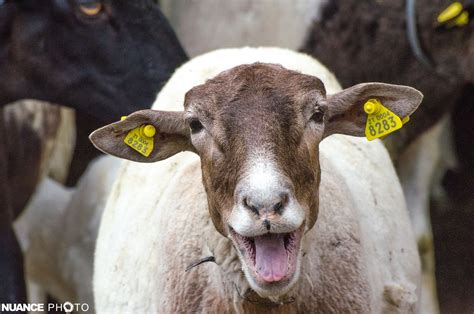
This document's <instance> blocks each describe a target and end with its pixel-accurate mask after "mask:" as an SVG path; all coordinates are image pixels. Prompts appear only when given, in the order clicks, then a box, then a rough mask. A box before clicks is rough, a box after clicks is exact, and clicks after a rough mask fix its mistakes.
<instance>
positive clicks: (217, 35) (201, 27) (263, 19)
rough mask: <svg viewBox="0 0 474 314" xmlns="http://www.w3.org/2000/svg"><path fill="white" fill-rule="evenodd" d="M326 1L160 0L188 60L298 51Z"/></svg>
mask: <svg viewBox="0 0 474 314" xmlns="http://www.w3.org/2000/svg"><path fill="white" fill-rule="evenodd" d="M326 2H327V0H292V1H291V2H289V1H288V0H259V1H254V0H237V1H236V0H234V1H226V0H199V1H192V0H161V1H160V5H161V9H162V11H163V13H164V14H165V15H166V16H167V17H168V19H169V21H170V23H171V25H172V26H173V29H174V30H175V31H176V34H177V35H178V38H179V39H180V41H181V43H182V44H183V47H184V49H185V50H186V51H187V52H188V54H189V55H190V56H191V57H194V56H197V55H200V54H202V53H205V52H208V51H211V50H215V49H220V48H233V47H243V46H275V47H282V48H289V49H294V50H296V49H299V48H300V47H301V46H302V44H303V42H304V39H305V37H306V35H307V32H308V30H309V29H310V26H311V24H312V23H313V22H314V20H319V15H320V13H321V7H322V5H323V4H324V3H326Z"/></svg>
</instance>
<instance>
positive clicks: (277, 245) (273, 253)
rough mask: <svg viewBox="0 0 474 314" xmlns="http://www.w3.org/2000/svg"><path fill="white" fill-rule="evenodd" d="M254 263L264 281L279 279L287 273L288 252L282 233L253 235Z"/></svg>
mask: <svg viewBox="0 0 474 314" xmlns="http://www.w3.org/2000/svg"><path fill="white" fill-rule="evenodd" d="M255 253H256V254H255V255H256V256H255V264H256V269H257V272H258V274H259V275H260V277H261V278H262V279H263V280H265V281H266V282H274V281H280V280H281V279H283V277H285V276H286V274H287V273H288V253H287V252H286V249H285V244H284V241H283V235H281V234H267V235H264V236H260V237H255Z"/></svg>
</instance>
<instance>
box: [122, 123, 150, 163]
mask: <svg viewBox="0 0 474 314" xmlns="http://www.w3.org/2000/svg"><path fill="white" fill-rule="evenodd" d="M155 134H156V128H155V127H154V126H153V125H151V124H146V125H142V126H139V127H138V128H135V129H133V130H131V131H130V132H128V134H127V136H126V137H125V139H124V140H123V141H124V143H125V144H127V145H128V146H130V147H131V148H133V149H134V150H136V151H137V152H139V153H140V154H142V155H143V156H145V157H148V156H150V154H151V152H152V151H153V148H154V138H153V137H154V136H155Z"/></svg>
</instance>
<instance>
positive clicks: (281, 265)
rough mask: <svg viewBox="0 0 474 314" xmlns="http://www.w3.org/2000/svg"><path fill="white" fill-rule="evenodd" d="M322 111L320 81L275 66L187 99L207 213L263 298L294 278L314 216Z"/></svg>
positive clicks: (242, 70) (237, 74) (231, 75)
mask: <svg viewBox="0 0 474 314" xmlns="http://www.w3.org/2000/svg"><path fill="white" fill-rule="evenodd" d="M325 111H326V104H325V90H324V86H323V84H322V83H321V81H320V80H319V79H317V78H315V77H312V76H307V75H302V74H299V73H296V72H293V71H288V70H285V69H284V68H282V67H281V66H276V65H263V64H256V65H250V66H242V67H239V68H236V69H233V70H230V71H227V72H224V73H222V74H220V75H219V76H218V77H216V78H215V79H213V80H211V81H208V82H207V83H206V84H204V85H201V86H198V87H196V88H193V89H192V90H191V91H190V92H188V94H187V95H186V102H185V120H186V123H187V124H188V125H189V127H190V133H191V135H190V138H191V142H192V144H193V146H194V147H195V149H196V150H197V152H198V153H199V155H200V157H201V164H202V174H203V182H204V186H205V188H206V192H207V197H208V203H209V210H210V212H211V217H212V219H213V221H214V224H215V225H216V227H217V228H218V229H219V231H220V232H221V233H223V234H224V235H226V236H228V237H229V238H230V239H231V240H232V241H233V243H234V245H235V247H236V249H237V251H238V254H239V257H240V259H241V262H242V265H243V269H244V272H245V274H246V276H247V279H248V280H249V283H250V284H251V286H252V287H253V289H254V290H256V291H257V292H258V293H260V294H261V295H262V296H267V295H278V294H280V293H281V292H285V291H286V290H287V288H289V287H291V285H292V284H293V283H294V281H295V280H297V278H298V275H297V274H298V268H299V266H298V263H299V254H300V251H301V250H300V242H301V239H302V237H303V235H304V231H305V230H307V229H309V228H311V227H312V226H313V224H314V222H315V221H316V217H317V214H318V185H319V161H318V144H319V142H320V141H321V139H322V138H323V133H324V113H325Z"/></svg>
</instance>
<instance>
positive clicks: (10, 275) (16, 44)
mask: <svg viewBox="0 0 474 314" xmlns="http://www.w3.org/2000/svg"><path fill="white" fill-rule="evenodd" d="M186 60H187V56H186V54H185V52H184V51H183V49H182V47H181V45H180V43H179V42H178V40H177V38H176V36H175V34H174V32H173V30H172V29H171V27H170V26H169V24H168V22H167V21H166V19H165V17H164V16H163V15H162V14H161V12H160V10H159V8H158V6H157V5H156V4H155V2H154V1H152V0H134V1H130V0H97V1H80V0H70V1H66V0H0V73H1V79H0V117H1V116H3V112H2V109H1V108H2V107H3V106H4V105H7V104H8V103H11V102H14V101H17V100H20V99H26V98H29V99H37V100H43V101H48V102H52V103H56V104H61V105H64V106H68V107H72V108H74V109H76V111H77V125H78V146H77V147H78V148H77V149H76V153H77V154H76V155H78V156H79V157H78V158H77V159H76V160H75V161H73V165H72V169H74V170H75V172H74V173H73V174H72V176H73V177H72V179H71V182H72V181H74V180H75V179H76V178H77V177H78V176H79V175H80V173H81V172H82V170H83V169H84V168H85V166H86V165H87V161H88V160H90V159H91V158H92V157H93V156H95V151H94V150H93V149H92V146H91V145H90V144H89V143H88V140H87V134H89V133H90V131H91V130H93V129H95V128H96V127H97V126H99V125H103V124H106V123H110V122H112V121H114V120H118V119H119V118H120V116H122V115H126V114H128V113H130V112H133V111H136V110H139V109H143V108H149V107H150V106H151V104H152V102H153V101H154V99H155V96H156V94H157V92H158V91H159V90H160V89H161V87H162V86H163V84H164V83H165V82H166V81H167V80H168V78H169V77H170V76H171V74H172V73H173V71H174V69H175V68H176V67H178V66H179V65H180V64H181V63H183V62H184V61H186ZM6 136H8V130H5V121H2V122H0V139H2V142H1V143H0V191H1V193H0V303H11V302H14V303H16V302H25V301H26V300H25V288H24V279H23V269H22V268H23V265H22V257H21V252H20V250H19V247H18V244H17V241H16V239H15V236H14V234H13V231H12V227H11V223H12V221H13V219H14V218H15V216H16V215H17V211H18V208H15V209H13V208H12V207H13V206H12V198H16V195H15V193H14V192H15V191H11V189H9V188H10V184H9V182H8V179H7V178H8V175H9V173H12V172H15V171H16V172H19V171H23V172H24V177H25V180H32V181H34V180H35V179H36V178H35V177H36V173H37V172H38V169H37V168H38V165H35V164H24V165H22V166H23V167H21V168H20V169H13V170H12V169H10V168H9V166H8V160H7V154H8V153H9V152H8V149H9V147H7V146H6V144H5V142H6V141H5V137H6ZM19 142H21V139H20V141H19ZM10 149H11V148H10ZM20 164H21V163H20ZM21 192H22V195H20V196H19V197H25V199H26V200H27V198H28V197H29V196H30V195H31V193H32V192H33V190H28V191H25V190H23V191H21ZM58 232H60V230H58Z"/></svg>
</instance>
